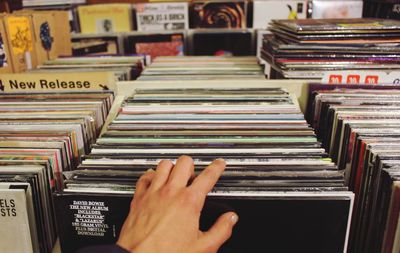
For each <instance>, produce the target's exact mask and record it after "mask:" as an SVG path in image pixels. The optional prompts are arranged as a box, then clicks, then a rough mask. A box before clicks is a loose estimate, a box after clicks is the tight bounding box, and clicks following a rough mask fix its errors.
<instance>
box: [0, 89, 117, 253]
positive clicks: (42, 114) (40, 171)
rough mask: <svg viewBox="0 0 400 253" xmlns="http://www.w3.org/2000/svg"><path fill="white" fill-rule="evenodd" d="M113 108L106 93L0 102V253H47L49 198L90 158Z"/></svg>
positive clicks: (51, 228)
mask: <svg viewBox="0 0 400 253" xmlns="http://www.w3.org/2000/svg"><path fill="white" fill-rule="evenodd" d="M112 103H113V93H112V92H109V91H103V92H74V93H72V92H71V93H23V94H17V93H7V94H2V95H1V96H0V126H1V132H0V195H1V201H0V217H1V226H0V232H1V237H0V252H13V253H49V252H52V249H53V246H54V243H55V241H56V238H57V233H56V227H57V221H56V219H55V215H54V211H53V210H54V202H53V197H52V194H53V193H54V192H56V191H61V190H62V188H63V180H62V177H63V175H62V173H63V172H66V171H70V170H72V169H75V168H76V166H77V165H78V164H79V163H80V161H81V156H82V155H84V154H87V153H88V152H89V148H90V145H91V144H93V143H94V142H95V140H96V138H97V136H98V134H99V133H100V130H101V128H102V126H103V124H104V122H105V119H106V117H107V114H108V112H109V110H110V107H111V105H112Z"/></svg>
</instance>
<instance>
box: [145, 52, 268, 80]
mask: <svg viewBox="0 0 400 253" xmlns="http://www.w3.org/2000/svg"><path fill="white" fill-rule="evenodd" d="M196 79H197V80H216V79H218V80H221V79H224V80H227V79H228V80H237V79H258V80H262V79H265V76H264V73H263V71H262V68H261V66H260V65H259V64H258V60H257V58H256V57H254V56H180V57H176V56H174V57H168V56H164V57H157V58H156V59H155V60H154V61H153V63H152V64H151V65H150V66H149V67H147V68H146V69H145V70H144V71H143V72H142V74H141V76H140V77H139V78H138V80H196Z"/></svg>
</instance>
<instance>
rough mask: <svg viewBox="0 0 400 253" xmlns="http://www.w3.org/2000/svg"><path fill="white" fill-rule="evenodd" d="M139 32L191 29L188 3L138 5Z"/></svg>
mask: <svg viewBox="0 0 400 253" xmlns="http://www.w3.org/2000/svg"><path fill="white" fill-rule="evenodd" d="M136 20H137V26H138V27H137V28H138V30H139V31H155V30H156V31H157V30H158V31H162V30H184V29H189V12H188V3H139V4H136Z"/></svg>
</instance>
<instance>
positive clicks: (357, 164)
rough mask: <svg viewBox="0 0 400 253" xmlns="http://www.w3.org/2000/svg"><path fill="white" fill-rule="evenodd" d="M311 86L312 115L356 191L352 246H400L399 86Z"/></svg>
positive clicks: (355, 249) (376, 249)
mask: <svg viewBox="0 0 400 253" xmlns="http://www.w3.org/2000/svg"><path fill="white" fill-rule="evenodd" d="M311 90H312V92H311V93H310V94H311V96H310V98H311V99H310V101H309V109H310V110H309V115H308V117H309V120H310V122H312V125H313V127H314V128H315V129H316V132H317V134H318V137H319V138H320V139H321V140H322V143H323V146H324V147H326V148H327V150H329V153H330V156H331V157H332V159H333V161H334V162H336V163H337V164H338V166H339V169H340V170H344V171H345V174H346V181H347V182H348V185H349V189H350V190H352V191H353V192H354V193H355V202H354V212H353V218H352V224H351V234H350V244H349V249H350V252H356V253H358V252H371V253H377V252H387V253H389V252H390V253H394V252H399V250H400V244H399V242H400V222H399V219H400V216H399V215H400V185H399V175H400V166H399V165H400V156H399V151H400V144H399V140H400V131H399V126H400V90H399V88H398V87H396V86H392V87H390V86H363V88H362V89H361V88H360V87H356V86H334V85H329V86H327V85H312V86H311Z"/></svg>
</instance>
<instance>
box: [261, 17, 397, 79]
mask: <svg viewBox="0 0 400 253" xmlns="http://www.w3.org/2000/svg"><path fill="white" fill-rule="evenodd" d="M269 30H270V31H271V32H272V34H273V35H272V36H270V35H265V36H264V41H263V46H262V50H261V57H262V58H263V59H264V60H266V61H267V62H269V63H270V64H271V66H272V68H273V70H274V72H276V73H275V75H276V77H278V78H281V77H283V78H297V79H312V78H315V79H320V78H322V76H323V74H324V72H325V71H331V70H378V71H379V70H381V71H393V70H399V69H400V64H399V59H400V54H399V52H400V47H399V43H400V21H397V20H384V19H326V20H324V19H304V20H274V21H273V22H272V23H271V24H270V27H269Z"/></svg>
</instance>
